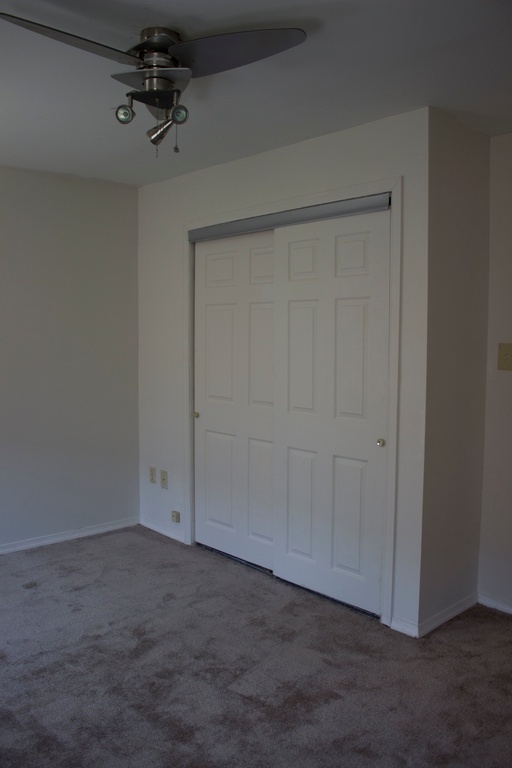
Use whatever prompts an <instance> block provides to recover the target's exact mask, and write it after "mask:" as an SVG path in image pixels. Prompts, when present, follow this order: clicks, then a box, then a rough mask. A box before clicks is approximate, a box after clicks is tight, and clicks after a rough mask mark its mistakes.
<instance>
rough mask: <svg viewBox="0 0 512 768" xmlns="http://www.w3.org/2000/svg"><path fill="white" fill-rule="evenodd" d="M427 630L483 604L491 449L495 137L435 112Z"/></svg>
mask: <svg viewBox="0 0 512 768" xmlns="http://www.w3.org/2000/svg"><path fill="white" fill-rule="evenodd" d="M428 237H429V241H428V347H427V349H428V353H427V355H428V356H427V412H426V425H427V427H426V443H425V493H424V508H423V540H422V565H421V598H420V628H421V630H420V631H421V632H425V631H428V630H429V629H431V628H433V627H434V626H437V625H438V624H439V623H442V622H443V621H446V620H447V619H449V618H451V617H452V616H454V615H456V614H457V613H460V612H461V611H462V610H463V609H464V608H467V607H468V606H470V605H473V604H474V603H476V602H477V581H478V547H479V535H480V510H481V499H482V474H483V451H484V415H485V370H486V351H487V292H488V291H487V285H488V252H489V139H488V137H486V136H484V135H482V134H480V133H476V132H474V131H472V130H470V129H469V128H466V127H465V126H463V125H462V124H461V123H459V122H458V121H457V120H455V119H454V118H453V117H450V116H449V115H447V114H446V113H443V112H441V111H439V110H435V109H434V110H431V111H430V131H429V236H428Z"/></svg>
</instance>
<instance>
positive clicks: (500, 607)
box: [478, 592, 512, 613]
mask: <svg viewBox="0 0 512 768" xmlns="http://www.w3.org/2000/svg"><path fill="white" fill-rule="evenodd" d="M478 602H479V603H481V604H482V605H485V607H486V608H495V609H496V610H497V611H503V613H512V605H510V604H509V603H504V602H502V601H501V600H495V599H494V598H492V597H489V595H485V594H483V593H482V592H479V593H478Z"/></svg>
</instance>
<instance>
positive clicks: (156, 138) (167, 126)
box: [146, 117, 175, 147]
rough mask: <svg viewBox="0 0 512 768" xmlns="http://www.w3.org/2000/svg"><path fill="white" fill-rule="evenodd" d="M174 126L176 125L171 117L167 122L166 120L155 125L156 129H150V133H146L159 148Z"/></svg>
mask: <svg viewBox="0 0 512 768" xmlns="http://www.w3.org/2000/svg"><path fill="white" fill-rule="evenodd" d="M173 125H175V122H174V120H173V119H172V117H169V118H168V119H167V120H164V122H163V123H160V124H159V125H155V127H154V128H150V129H149V131H146V136H147V137H148V139H149V140H150V142H151V143H152V144H153V145H154V146H155V147H158V145H159V144H161V143H162V141H163V140H164V139H165V137H166V136H167V134H168V133H169V131H170V130H171V128H172V126H173Z"/></svg>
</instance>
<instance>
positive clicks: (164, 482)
mask: <svg viewBox="0 0 512 768" xmlns="http://www.w3.org/2000/svg"><path fill="white" fill-rule="evenodd" d="M160 488H163V489H164V491H166V490H167V489H168V488H169V473H168V472H167V470H166V469H161V470H160Z"/></svg>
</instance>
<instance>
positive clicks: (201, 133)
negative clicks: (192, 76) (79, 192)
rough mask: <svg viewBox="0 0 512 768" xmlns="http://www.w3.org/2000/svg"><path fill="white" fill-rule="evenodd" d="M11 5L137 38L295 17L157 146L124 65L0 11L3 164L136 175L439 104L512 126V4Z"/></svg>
mask: <svg viewBox="0 0 512 768" xmlns="http://www.w3.org/2000/svg"><path fill="white" fill-rule="evenodd" d="M0 11H2V12H4V13H10V14H12V15H15V16H22V17H25V18H28V19H31V20H33V21H37V22H39V23H42V24H46V25H48V26H53V27H56V28H58V29H62V30H65V31H67V32H71V33H73V34H76V35H80V36H82V37H86V38H90V39H92V40H95V41H98V42H100V43H103V44H105V45H110V46H112V47H114V48H118V49H121V50H127V49H128V48H129V47H130V46H132V45H134V44H135V43H136V42H138V33H139V31H140V30H141V29H142V28H144V27H147V26H167V27H171V28H173V29H176V30H178V31H179V32H180V33H181V35H182V37H183V38H184V39H185V40H187V39H192V38H197V37H202V36H205V35H210V34H218V33H221V32H232V31H237V30H242V29H257V28H263V27H276V26H277V27H280V26H293V27H301V28H302V29H304V30H305V31H306V32H307V34H308V38H307V40H306V42H305V43H304V44H302V45H300V46H298V47H296V48H293V49H291V50H289V51H286V52H284V53H281V54H279V55H277V56H274V57H272V58H269V59H266V60H264V61H261V62H258V63H256V64H250V65H247V66H245V67H241V68H239V69H236V70H231V71H229V72H224V73H222V74H219V75H214V76H212V77H207V78H201V79H197V80H192V81H191V83H190V85H189V86H188V88H187V90H186V91H185V93H184V94H183V96H182V99H181V101H182V102H183V103H184V104H185V105H186V106H187V107H188V109H189V110H190V118H189V121H188V122H187V124H186V125H184V126H182V127H181V128H180V130H179V145H180V153H179V154H176V153H174V152H173V146H174V143H175V142H174V132H172V133H171V134H170V135H169V136H168V137H167V138H166V139H165V140H164V142H163V143H162V144H161V146H160V148H159V152H158V157H156V151H155V148H154V147H153V146H152V145H151V144H150V143H149V141H148V139H147V138H146V136H145V132H146V130H147V129H148V128H150V127H151V126H153V125H154V124H155V120H154V118H153V117H152V116H151V115H150V114H149V112H148V111H147V110H146V109H145V107H143V106H142V105H136V111H137V117H136V118H135V120H134V121H133V122H132V123H130V124H129V125H120V124H119V123H118V122H117V121H116V119H115V117H114V111H113V108H115V107H116V106H118V105H119V104H121V103H123V102H125V101H126V98H125V93H126V90H127V88H126V86H123V85H121V84H120V83H118V82H116V81H115V80H112V79H111V77H110V75H111V74H114V73H119V72H122V71H129V67H124V66H122V65H118V64H116V63H114V62H111V61H109V60H107V59H104V58H102V57H99V56H95V55H92V54H90V53H85V52H83V51H80V50H77V49H75V48H72V47H70V46H68V45H65V44H63V43H59V42H56V41H53V40H50V39H48V38H45V37H41V36H40V35H37V34H34V33H33V32H29V31H27V30H24V29H21V28H19V27H16V26H13V25H11V24H8V23H6V22H1V21H0V62H1V64H2V66H1V70H0V72H1V73H0V164H2V165H8V166H14V167H18V168H31V169H41V170H50V171H57V172H62V173H72V174H76V175H79V176H85V177H94V178H102V179H110V180H114V181H120V182H126V183H129V184H135V185H141V184H147V183H149V182H153V181H159V180H163V179H166V178H170V177H172V176H178V175H181V174H184V173H188V172H190V171H194V170H197V169H199V168H204V167H207V166H210V165H216V164H218V163H224V162H226V161H229V160H233V159H236V158H240V157H243V156H245V155H251V154H255V153H258V152H262V151H265V150H268V149H271V148H274V147H281V146H284V145H286V144H291V143H293V142H296V141H300V140H302V139H307V138H311V137H314V136H319V135H321V134H325V133H330V132H332V131H337V130H340V129H343V128H348V127H351V126H354V125H360V124H362V123H365V122H369V121H372V120H376V119H379V118H381V117H386V116H389V115H393V114H397V113H400V112H406V111H409V110H412V109H417V108H419V107H424V106H427V105H432V106H436V107H440V108H442V109H446V110H448V111H450V112H453V113H454V114H456V115H457V116H459V117H460V119H462V120H465V121H466V122H468V123H469V124H470V125H472V126H473V127H474V128H476V129H477V130H482V131H484V132H486V133H489V134H492V135H495V134H500V133H509V132H512V2H511V0H309V1H308V0H251V2H249V0H174V2H167V1H166V0H146V2H143V3H141V2H138V1H137V0H13V1H12V2H8V1H7V0H0Z"/></svg>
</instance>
